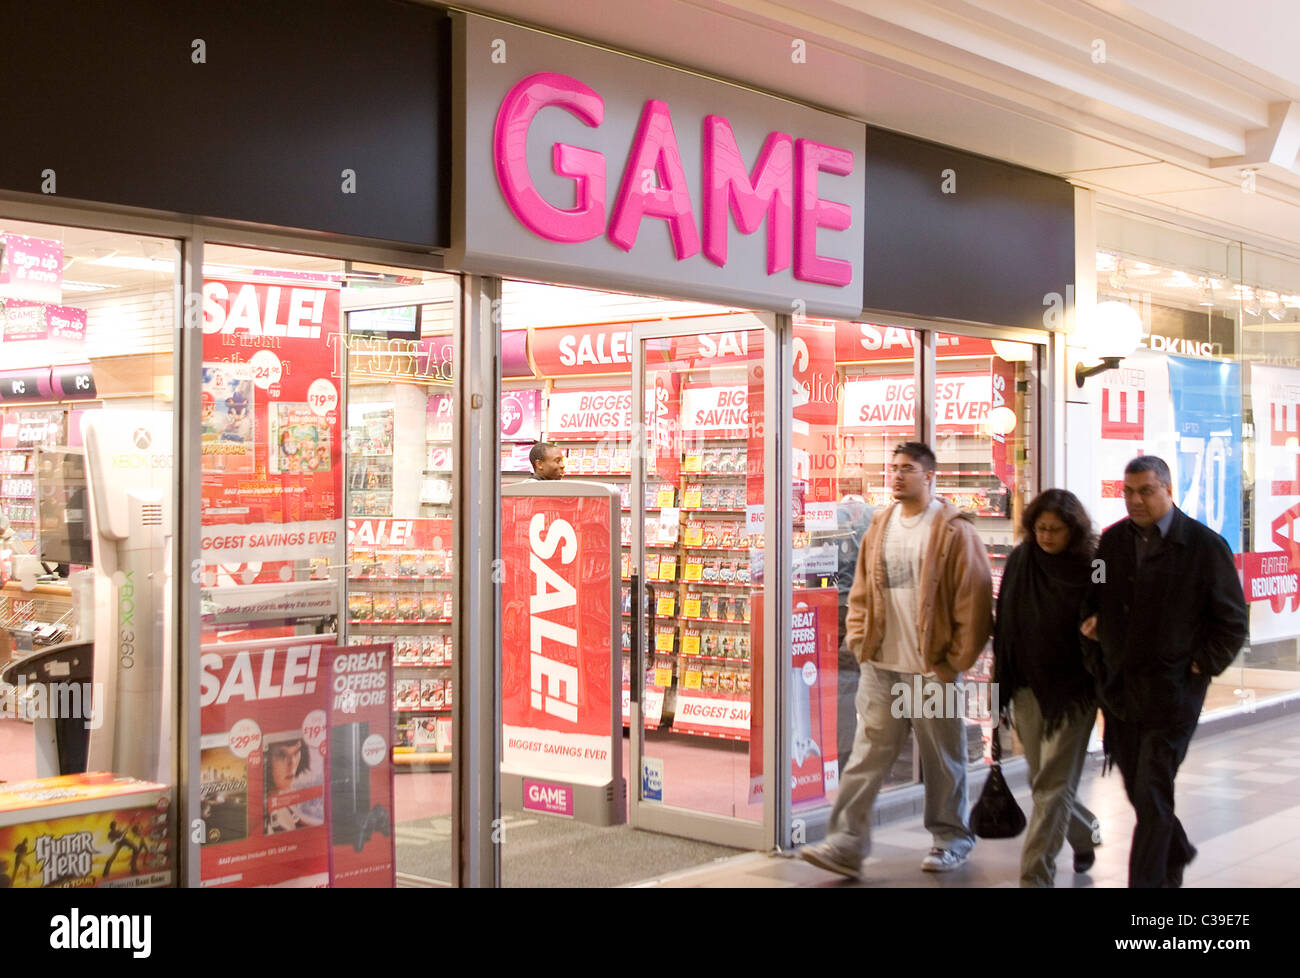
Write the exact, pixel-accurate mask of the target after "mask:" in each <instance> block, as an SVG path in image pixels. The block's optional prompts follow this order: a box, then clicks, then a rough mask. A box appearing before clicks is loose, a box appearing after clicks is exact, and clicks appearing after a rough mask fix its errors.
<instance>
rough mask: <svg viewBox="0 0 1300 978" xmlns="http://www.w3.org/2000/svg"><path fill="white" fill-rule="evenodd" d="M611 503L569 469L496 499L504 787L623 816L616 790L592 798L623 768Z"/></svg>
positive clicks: (611, 495) (593, 814)
mask: <svg viewBox="0 0 1300 978" xmlns="http://www.w3.org/2000/svg"><path fill="white" fill-rule="evenodd" d="M617 505H618V496H617V494H616V493H615V491H614V490H613V489H612V488H610V487H609V486H604V485H599V484H596V483H581V482H578V481H576V480H572V481H567V482H555V483H541V482H530V483H525V484H522V485H519V486H510V487H508V488H507V489H506V491H505V493H504V495H503V498H502V500H501V509H502V512H501V516H502V519H501V526H502V531H501V556H502V562H503V565H504V566H503V568H502V585H501V719H502V749H501V770H502V776H503V780H502V786H503V792H507V793H508V792H509V791H510V790H512V789H513V788H516V787H517V788H518V790H519V791H520V792H521V793H522V794H521V797H520V803H521V804H522V805H523V807H526V808H533V809H535V810H538V811H546V812H551V813H560V814H571V815H574V816H575V817H578V818H581V819H584V820H589V821H594V822H597V823H598V824H610V823H611V822H614V821H622V792H621V791H616V792H613V793H612V794H613V795H614V796H615V800H614V801H608V800H607V801H606V802H605V806H604V807H602V806H601V805H600V803H599V798H600V797H604V796H607V794H608V792H607V791H606V790H604V789H607V787H608V786H609V785H610V784H611V783H612V782H617V781H618V779H619V778H620V777H621V771H622V758H621V748H622V724H621V722H620V719H619V716H618V709H619V705H620V704H619V702H618V700H617V699H616V698H615V690H616V689H618V686H617V685H616V683H617V682H618V681H619V679H620V678H621V674H620V671H619V670H620V658H619V657H620V655H621V646H622V643H621V640H620V639H619V638H618V635H617V633H616V632H617V628H618V626H619V625H620V624H621V622H620V621H618V620H617V619H616V616H617V615H618V612H617V610H616V609H617V607H618V603H617V602H618V594H617V587H618V582H619V579H618V535H617V534H618V530H617V524H616V522H615V518H616V507H617ZM508 778H510V779H513V780H512V781H511V785H510V787H507V783H506V782H507V779H508ZM516 782H518V783H517V784H516ZM552 789H554V790H552ZM557 799H558V800H557ZM530 801H531V804H530ZM589 806H590V807H589ZM610 806H612V807H610Z"/></svg>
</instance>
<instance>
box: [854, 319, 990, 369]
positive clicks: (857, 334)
mask: <svg viewBox="0 0 1300 978" xmlns="http://www.w3.org/2000/svg"><path fill="white" fill-rule="evenodd" d="M916 337H917V334H916V332H915V331H914V330H910V329H903V328H902V327H900V326H877V325H875V324H873V323H844V322H840V323H836V324H835V359H836V360H837V361H838V362H839V363H863V362H867V361H872V360H911V359H912V357H913V356H915V354H916ZM992 355H993V341H992V340H985V339H979V338H977V337H973V336H956V335H954V334H952V333H941V334H939V335H938V336H936V337H935V356H937V357H938V358H939V359H940V360H945V359H952V358H955V357H988V356H992Z"/></svg>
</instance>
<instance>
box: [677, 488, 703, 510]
mask: <svg viewBox="0 0 1300 978" xmlns="http://www.w3.org/2000/svg"><path fill="white" fill-rule="evenodd" d="M703 498H704V487H703V486H687V487H686V493H685V495H684V497H683V498H682V506H683V507H684V508H685V509H699V508H700V502H701V500H703Z"/></svg>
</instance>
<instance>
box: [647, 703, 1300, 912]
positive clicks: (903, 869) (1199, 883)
mask: <svg viewBox="0 0 1300 978" xmlns="http://www.w3.org/2000/svg"><path fill="white" fill-rule="evenodd" d="M1100 772H1101V762H1100V758H1099V757H1098V756H1094V757H1090V758H1089V762H1088V769H1087V772H1086V773H1085V775H1084V780H1083V781H1082V782H1081V784H1080V792H1081V793H1082V796H1083V798H1084V800H1085V802H1086V804H1087V805H1088V807H1089V808H1091V809H1092V810H1093V811H1094V812H1095V813H1096V814H1097V817H1098V818H1099V819H1100V820H1101V823H1102V837H1103V840H1104V844H1103V845H1102V847H1101V848H1099V849H1098V850H1097V862H1096V865H1094V866H1093V868H1092V870H1091V871H1090V872H1089V873H1087V874H1075V873H1074V872H1073V869H1072V867H1071V857H1070V850H1069V846H1066V847H1065V849H1064V851H1063V852H1062V853H1061V856H1060V857H1059V858H1058V860H1057V864H1058V865H1057V878H1056V885H1057V886H1074V887H1088V886H1095V887H1122V886H1124V885H1125V883H1126V879H1127V865H1128V850H1129V839H1130V838H1131V836H1132V832H1133V810H1132V808H1131V807H1130V806H1129V803H1128V799H1127V798H1126V797H1125V796H1124V786H1123V784H1122V783H1121V781H1120V777H1119V772H1118V771H1115V772H1113V773H1110V774H1107V775H1106V776H1105V777H1102V776H1101V773H1100ZM1016 796H1017V799H1018V800H1019V801H1020V805H1021V808H1022V809H1023V810H1024V811H1025V813H1026V815H1027V814H1028V813H1029V810H1030V803H1029V792H1028V789H1027V788H1022V789H1021V790H1019V791H1017V792H1016ZM973 802H974V798H973V797H972V803H973ZM1175 804H1176V806H1177V811H1178V816H1179V818H1180V819H1182V822H1183V825H1184V826H1185V827H1186V829H1187V834H1188V836H1189V837H1190V838H1191V840H1192V843H1193V844H1194V845H1195V846H1196V847H1197V848H1198V849H1199V850H1200V855H1199V856H1198V858H1197V859H1196V861H1195V862H1194V863H1192V865H1191V866H1190V867H1188V870H1187V875H1186V881H1185V885H1186V886H1188V887H1300V715H1284V716H1281V717H1279V718H1277V719H1271V720H1266V721H1263V722H1261V723H1257V724H1251V725H1249V726H1244V727H1238V728H1236V729H1232V730H1225V731H1223V732H1221V733H1220V732H1215V731H1213V730H1206V731H1205V733H1204V734H1203V735H1199V736H1198V737H1197V739H1196V740H1195V741H1193V743H1192V747H1191V750H1190V752H1189V753H1188V756H1187V761H1186V762H1185V763H1184V764H1183V767H1182V769H1181V770H1180V772H1179V775H1178V782H1177V796H1176V799H1175ZM1023 838H1024V837H1023V835H1022V836H1021V837H1020V838H1017V839H1007V840H998V841H990V840H983V839H982V840H980V842H979V844H978V845H977V846H976V847H975V851H974V853H973V854H972V855H971V859H970V861H969V862H968V863H967V864H966V865H965V866H963V867H961V868H960V869H958V870H955V871H954V872H951V873H946V874H933V873H923V872H922V871H921V868H920V865H921V857H922V856H924V855H925V853H926V851H927V850H928V849H929V847H930V836H929V834H928V833H927V832H926V831H925V829H924V826H923V825H922V820H921V818H920V816H916V817H913V818H909V819H907V820H906V821H901V822H894V823H892V824H891V825H888V826H886V827H883V828H878V829H877V830H876V831H875V832H874V833H873V842H874V848H873V851H872V854H871V857H870V858H869V859H868V860H867V861H866V863H865V864H864V866H863V873H864V875H865V879H864V880H863V881H862V882H861V883H852V882H849V881H847V880H844V879H842V878H841V877H839V876H836V875H835V874H833V873H828V872H824V871H822V870H820V869H817V868H816V867H815V866H811V865H809V864H807V863H805V862H803V861H802V860H800V859H798V858H795V857H793V856H792V855H787V854H782V855H764V854H762V853H749V854H746V855H743V856H737V857H734V858H730V859H725V860H720V861H718V862H716V863H712V864H710V865H707V866H699V867H696V868H695V869H691V870H687V871H685V872H681V873H676V874H673V875H671V876H665V877H663V878H661V879H658V880H654V881H648V882H647V883H643V884H641V885H646V886H668V887H821V886H843V887H857V886H861V887H926V886H928V887H1004V886H1017V885H1019V865H1020V846H1021V843H1022V841H1023Z"/></svg>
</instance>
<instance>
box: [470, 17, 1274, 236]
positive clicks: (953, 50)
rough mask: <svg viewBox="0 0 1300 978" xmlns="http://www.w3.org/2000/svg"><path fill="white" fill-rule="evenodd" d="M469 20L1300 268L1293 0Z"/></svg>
mask: <svg viewBox="0 0 1300 978" xmlns="http://www.w3.org/2000/svg"><path fill="white" fill-rule="evenodd" d="M472 6H473V7H474V8H475V9H478V10H481V11H484V12H488V13H496V14H499V15H502V16H507V17H510V18H512V19H517V20H519V21H521V22H524V23H531V24H534V25H537V26H543V27H548V28H550V29H552V30H556V31H559V32H563V33H567V34H571V35H574V36H577V37H581V38H585V39H589V40H592V41H596V42H599V43H603V44H608V45H610V46H612V47H617V48H621V49H623V50H628V51H634V52H637V53H641V54H645V55H648V56H650V57H654V58H659V59H662V60H664V61H668V62H671V63H674V64H680V65H689V66H692V67H694V68H697V69H699V70H702V71H707V72H709V73H711V74H715V75H718V76H720V77H723V78H730V79H733V80H735V81H738V82H741V83H744V84H748V85H752V86H754V87H757V88H761V89H764V90H768V91H773V92H779V93H782V94H785V95H788V96H791V97H794V98H798V99H802V100H805V101H807V102H809V103H811V104H814V105H818V106H823V107H825V108H829V109H832V110H835V111H838V112H842V113H844V114H847V115H851V116H853V117H855V118H859V119H862V120H864V121H866V122H869V123H871V124H872V125H876V126H880V127H883V128H887V129H893V130H896V131H898V132H903V133H906V134H909V135H913V136H918V137H920V138H923V139H929V140H933V141H936V142H940V143H945V144H947V145H950V146H954V147H957V148H960V149H964V150H968V151H970V152H974V153H980V154H983V155H986V156H991V157H994V158H997V159H1002V160H1006V161H1008V162H1011V163H1017V164H1020V165H1023V166H1027V167H1031V168H1033V169H1036V170H1041V171H1044V172H1047V173H1054V174H1058V175H1060V176H1064V177H1066V178H1067V179H1069V180H1071V181H1073V182H1074V183H1076V184H1079V185H1081V186H1087V187H1092V188H1095V189H1097V190H1098V191H1099V192H1101V193H1102V195H1103V199H1106V200H1109V201H1114V202H1119V203H1128V204H1130V205H1137V206H1138V208H1139V209H1152V210H1154V211H1157V212H1162V213H1164V214H1169V213H1170V212H1177V213H1178V214H1179V215H1181V216H1182V218H1183V219H1184V220H1186V221H1188V222H1189V223H1192V222H1196V221H1201V222H1206V223H1207V224H1209V225H1214V226H1219V227H1221V228H1223V229H1224V230H1226V231H1229V232H1230V233H1231V234H1232V236H1233V237H1239V238H1240V239H1241V240H1244V241H1247V242H1251V243H1254V244H1256V245H1258V246H1262V247H1269V248H1272V249H1274V250H1277V251H1280V252H1282V253H1285V254H1290V255H1292V256H1296V257H1300V160H1298V159H1297V150H1300V60H1297V59H1296V57H1295V55H1294V45H1295V43H1296V39H1297V38H1298V37H1300V5H1297V4H1295V3H1294V2H1290V0H1234V2H1232V3H1221V4H1191V3H1187V2H1185V0H1131V2H1122V0H928V2H927V0H640V2H638V3H637V4H635V5H624V4H575V3H571V2H569V0H547V2H538V0H476V2H474V3H473V4H472ZM720 39H725V43H719V40H720ZM1252 171H1253V172H1252ZM959 192H960V191H959Z"/></svg>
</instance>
